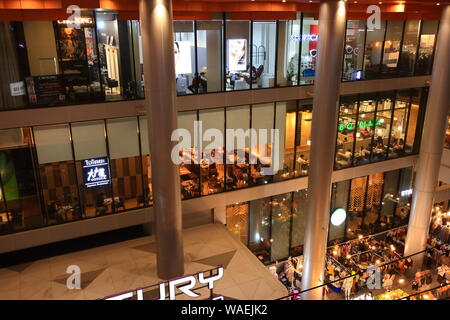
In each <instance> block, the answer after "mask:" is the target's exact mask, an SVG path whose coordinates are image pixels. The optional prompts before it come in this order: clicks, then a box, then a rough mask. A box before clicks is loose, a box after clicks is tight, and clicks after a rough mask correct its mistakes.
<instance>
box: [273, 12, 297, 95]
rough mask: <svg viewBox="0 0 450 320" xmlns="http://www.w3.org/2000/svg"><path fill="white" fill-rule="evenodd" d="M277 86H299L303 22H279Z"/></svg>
mask: <svg viewBox="0 0 450 320" xmlns="http://www.w3.org/2000/svg"><path fill="white" fill-rule="evenodd" d="M278 24H279V27H278V61H277V70H276V72H277V86H281V87H284V86H296V85H297V84H298V72H299V59H300V43H301V20H300V14H298V18H297V20H289V21H278Z"/></svg>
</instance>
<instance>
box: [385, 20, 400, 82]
mask: <svg viewBox="0 0 450 320" xmlns="http://www.w3.org/2000/svg"><path fill="white" fill-rule="evenodd" d="M402 34H403V21H400V20H389V21H388V22H387V30H386V39H385V41H384V52H383V64H382V65H381V72H382V74H383V76H385V77H387V76H388V77H395V76H398V61H399V58H400V42H401V41H402Z"/></svg>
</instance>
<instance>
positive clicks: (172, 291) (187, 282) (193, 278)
mask: <svg viewBox="0 0 450 320" xmlns="http://www.w3.org/2000/svg"><path fill="white" fill-rule="evenodd" d="M213 270H217V274H213V273H212V270H210V271H205V272H198V273H196V274H194V275H188V276H183V277H181V278H178V279H173V280H169V281H166V282H161V283H160V284H159V285H158V286H159V299H158V300H175V299H176V296H177V295H180V294H184V295H186V296H188V297H191V298H198V297H200V294H198V293H196V292H195V291H196V290H198V289H200V288H203V287H208V289H209V290H210V291H211V294H210V297H209V298H210V299H211V300H223V296H215V297H214V295H213V292H212V290H213V289H214V283H215V282H216V281H218V280H220V279H222V277H223V270H224V269H223V267H218V268H216V269H213ZM208 273H209V277H206V276H205V274H208ZM197 283H199V284H200V285H202V284H203V285H204V286H200V287H199V286H196V285H197ZM151 287H153V286H150V287H148V288H151ZM144 289H145V288H140V289H136V290H132V291H129V292H125V293H121V294H118V295H114V296H110V297H107V298H106V299H105V300H126V299H132V298H133V297H134V296H136V299H137V300H144ZM177 291H179V293H177Z"/></svg>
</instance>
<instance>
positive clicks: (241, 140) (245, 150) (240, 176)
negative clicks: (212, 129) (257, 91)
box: [225, 106, 250, 190]
mask: <svg viewBox="0 0 450 320" xmlns="http://www.w3.org/2000/svg"><path fill="white" fill-rule="evenodd" d="M226 121H227V128H226V129H232V130H234V133H235V135H234V136H233V137H231V136H228V135H227V137H226V151H227V157H226V161H227V165H226V177H225V181H226V187H227V190H233V189H239V188H243V187H248V185H249V176H250V172H249V170H250V166H249V150H250V137H249V135H245V136H244V133H245V132H248V129H249V126H250V106H242V107H233V108H227V109H226Z"/></svg>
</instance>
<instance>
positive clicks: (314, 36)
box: [291, 33, 319, 41]
mask: <svg viewBox="0 0 450 320" xmlns="http://www.w3.org/2000/svg"><path fill="white" fill-rule="evenodd" d="M318 37H319V36H318V35H317V34H307V33H306V34H301V35H300V34H291V40H293V41H317V39H318Z"/></svg>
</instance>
